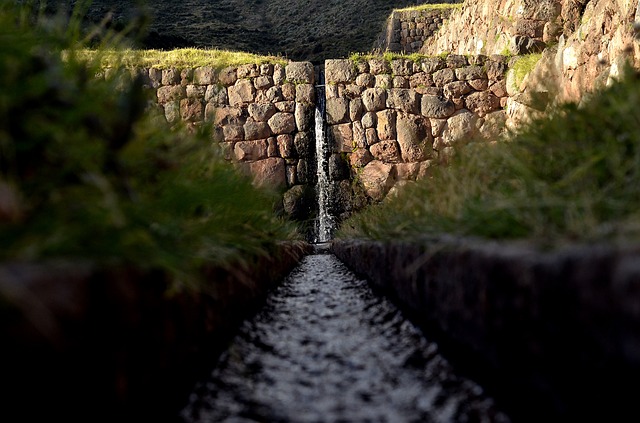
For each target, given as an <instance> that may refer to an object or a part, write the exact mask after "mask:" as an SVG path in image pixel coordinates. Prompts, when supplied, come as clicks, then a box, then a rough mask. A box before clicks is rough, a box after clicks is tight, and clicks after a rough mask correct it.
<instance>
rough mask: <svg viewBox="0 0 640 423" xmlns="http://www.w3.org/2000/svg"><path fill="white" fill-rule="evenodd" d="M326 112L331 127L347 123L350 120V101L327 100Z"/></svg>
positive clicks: (340, 99) (344, 99) (341, 99)
mask: <svg viewBox="0 0 640 423" xmlns="http://www.w3.org/2000/svg"><path fill="white" fill-rule="evenodd" d="M325 112H326V119H327V123H328V124H329V125H335V124H338V123H345V122H347V121H348V120H349V101H348V100H347V99H346V98H343V97H337V98H330V99H328V100H327V103H326V109H325Z"/></svg>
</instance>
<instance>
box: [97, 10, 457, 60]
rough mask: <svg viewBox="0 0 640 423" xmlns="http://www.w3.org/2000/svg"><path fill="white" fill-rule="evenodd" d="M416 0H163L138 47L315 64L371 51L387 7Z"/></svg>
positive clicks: (126, 14)
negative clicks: (209, 50) (246, 53)
mask: <svg viewBox="0 0 640 423" xmlns="http://www.w3.org/2000/svg"><path fill="white" fill-rule="evenodd" d="M447 1H449V0H444V1H443V0H440V1H433V0H432V1H431V2H433V3H436V2H437V3H442V2H447ZM426 2H430V1H426ZM136 3H137V2H135V1H131V0H130V1H127V0H94V1H93V3H92V6H91V8H90V11H89V17H90V18H91V19H92V20H93V21H96V22H98V21H100V20H102V19H103V17H104V16H105V15H106V14H107V13H108V12H109V11H113V12H114V14H113V21H114V22H119V23H122V22H126V21H128V20H130V19H131V17H132V16H134V15H135V14H136V12H135V4H136ZM416 3H425V1H419V2H416V1H410V0H391V1H389V0H349V1H346V0H327V1H311V2H309V1H300V0H297V1H295V0H185V1H182V2H168V1H163V2H157V3H153V4H152V6H151V7H150V8H149V9H150V13H151V24H150V30H149V31H148V35H147V36H146V37H145V38H144V41H143V46H144V47H149V48H162V49H170V48H175V47H188V46H194V47H204V48H206V47H216V48H222V49H232V50H243V51H251V52H255V53H262V54H282V55H285V56H286V57H288V58H290V59H292V60H310V61H313V62H315V63H319V62H320V61H322V60H324V59H326V58H336V57H345V56H347V55H349V54H350V53H352V52H356V51H368V50H370V49H371V47H372V45H373V42H374V40H375V38H376V36H377V35H378V33H379V32H380V31H381V30H382V29H383V27H384V22H385V19H386V18H387V17H388V16H389V14H390V13H391V11H392V10H393V9H394V8H399V7H406V6H410V5H414V4H416Z"/></svg>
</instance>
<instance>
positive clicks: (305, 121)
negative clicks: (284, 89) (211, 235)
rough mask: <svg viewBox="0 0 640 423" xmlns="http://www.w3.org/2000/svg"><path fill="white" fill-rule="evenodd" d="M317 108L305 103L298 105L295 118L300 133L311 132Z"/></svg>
mask: <svg viewBox="0 0 640 423" xmlns="http://www.w3.org/2000/svg"><path fill="white" fill-rule="evenodd" d="M315 110H316V108H315V106H313V105H309V104H303V103H296V108H295V112H294V116H295V119H296V128H297V129H298V131H309V130H311V129H312V128H313V125H314V116H315Z"/></svg>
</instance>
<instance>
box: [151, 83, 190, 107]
mask: <svg viewBox="0 0 640 423" xmlns="http://www.w3.org/2000/svg"><path fill="white" fill-rule="evenodd" d="M156 94H157V97H158V103H160V104H164V103H167V102H169V101H180V100H182V99H183V98H185V97H186V96H187V91H186V90H185V88H184V87H182V86H180V85H169V86H166V87H160V88H158V91H157V93H156Z"/></svg>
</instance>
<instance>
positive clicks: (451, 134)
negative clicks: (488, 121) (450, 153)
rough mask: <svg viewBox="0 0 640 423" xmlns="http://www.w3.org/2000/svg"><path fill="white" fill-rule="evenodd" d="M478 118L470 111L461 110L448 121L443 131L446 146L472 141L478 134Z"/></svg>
mask: <svg viewBox="0 0 640 423" xmlns="http://www.w3.org/2000/svg"><path fill="white" fill-rule="evenodd" d="M477 120H478V116H477V115H476V114H474V113H471V112H470V111H468V110H464V109H463V110H460V111H458V112H456V113H455V114H454V115H453V116H451V117H450V118H449V119H448V120H447V126H446V127H445V128H444V130H443V131H442V139H443V140H444V142H445V144H446V145H455V144H458V143H466V142H468V141H470V140H471V139H472V138H473V137H474V136H475V134H476V131H477V128H476V122H477Z"/></svg>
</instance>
